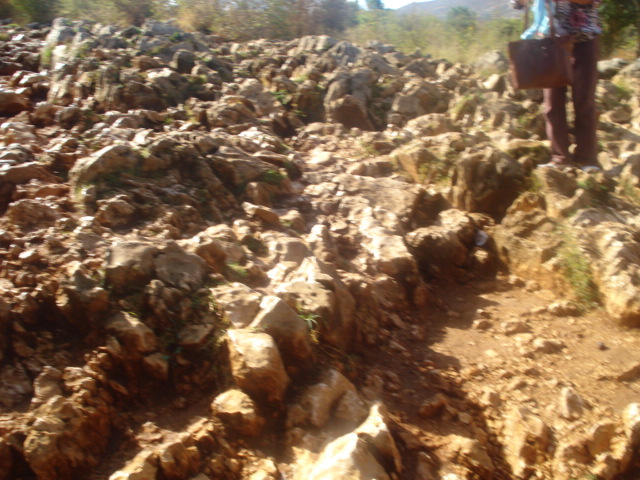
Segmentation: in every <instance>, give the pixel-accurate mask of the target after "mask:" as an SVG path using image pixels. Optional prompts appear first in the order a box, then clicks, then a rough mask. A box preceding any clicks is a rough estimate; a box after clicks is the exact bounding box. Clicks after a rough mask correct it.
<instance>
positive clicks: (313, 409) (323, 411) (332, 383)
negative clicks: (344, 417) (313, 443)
mask: <svg viewBox="0 0 640 480" xmlns="http://www.w3.org/2000/svg"><path fill="white" fill-rule="evenodd" d="M347 392H355V387H354V386H353V384H352V383H351V382H350V381H349V380H347V378H345V377H344V375H342V374H341V373H340V372H338V371H337V370H329V371H327V372H325V373H324V374H323V377H322V380H321V381H320V382H319V383H317V384H315V385H312V386H310V387H308V388H307V389H306V390H305V391H304V392H303V394H302V396H301V398H300V400H299V401H298V404H297V405H296V406H295V407H293V409H292V410H291V412H290V414H289V419H288V421H287V423H288V424H289V426H297V425H304V424H305V423H306V422H309V423H310V424H311V425H313V426H314V427H317V428H322V427H324V426H325V425H326V424H327V422H328V421H329V419H330V417H331V412H332V411H333V409H334V407H335V405H336V402H338V401H339V400H340V399H341V398H342V397H343V396H344V395H345V394H346V393H347Z"/></svg>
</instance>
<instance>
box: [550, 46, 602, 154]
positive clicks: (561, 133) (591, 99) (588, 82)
mask: <svg viewBox="0 0 640 480" xmlns="http://www.w3.org/2000/svg"><path fill="white" fill-rule="evenodd" d="M573 58H574V61H575V63H574V65H573V77H574V78H573V85H572V86H571V96H572V100H573V108H574V111H575V139H576V148H575V150H574V154H573V157H572V156H571V154H570V153H569V146H570V143H569V125H568V122H567V109H566V103H567V87H561V88H547V89H545V90H544V114H545V119H546V122H547V137H548V138H549V140H551V154H552V160H553V161H554V162H560V163H569V162H572V161H573V162H575V163H577V164H580V165H597V164H598V160H597V155H598V141H597V139H596V127H597V121H598V120H597V117H596V105H595V92H596V85H597V83H598V39H597V38H596V39H594V40H588V41H586V42H579V43H576V44H575V45H574V48H573Z"/></svg>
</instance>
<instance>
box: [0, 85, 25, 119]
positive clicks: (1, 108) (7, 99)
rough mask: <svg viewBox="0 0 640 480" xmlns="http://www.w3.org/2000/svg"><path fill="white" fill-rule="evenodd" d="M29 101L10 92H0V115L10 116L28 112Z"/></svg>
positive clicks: (2, 90) (3, 90)
mask: <svg viewBox="0 0 640 480" xmlns="http://www.w3.org/2000/svg"><path fill="white" fill-rule="evenodd" d="M29 107H30V105H29V100H28V99H27V98H25V97H23V96H22V95H19V94H17V93H16V92H13V91H11V90H5V89H1V90H0V115H2V116H12V115H15V114H16V113H20V112H23V111H24V110H28V109H29Z"/></svg>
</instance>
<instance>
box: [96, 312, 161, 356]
mask: <svg viewBox="0 0 640 480" xmlns="http://www.w3.org/2000/svg"><path fill="white" fill-rule="evenodd" d="M106 327H107V330H108V331H109V332H111V333H113V334H114V335H115V336H116V338H118V339H119V340H120V341H121V342H122V343H123V344H124V345H125V347H126V348H127V349H129V350H130V351H131V353H137V354H144V353H151V352H153V351H155V350H157V348H158V340H157V338H156V336H155V334H154V332H153V330H151V329H150V328H149V327H147V326H146V325H145V324H144V323H142V322H141V321H140V320H138V319H137V318H135V317H134V316H133V315H131V314H129V313H124V312H120V313H117V314H115V315H113V316H112V317H110V318H109V319H108V320H107V322H106Z"/></svg>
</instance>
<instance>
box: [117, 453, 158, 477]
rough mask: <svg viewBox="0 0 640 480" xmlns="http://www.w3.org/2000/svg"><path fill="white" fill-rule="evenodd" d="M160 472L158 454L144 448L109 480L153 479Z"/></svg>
mask: <svg viewBox="0 0 640 480" xmlns="http://www.w3.org/2000/svg"><path fill="white" fill-rule="evenodd" d="M157 474H158V456H157V455H156V453H155V452H152V451H151V450H143V451H142V452H140V453H138V454H137V455H136V456H135V457H134V458H133V460H131V461H130V462H129V463H127V465H126V466H125V467H124V468H123V469H121V470H118V471H117V472H115V473H113V474H112V475H111V476H110V477H109V480H153V479H155V478H156V476H157Z"/></svg>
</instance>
